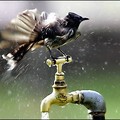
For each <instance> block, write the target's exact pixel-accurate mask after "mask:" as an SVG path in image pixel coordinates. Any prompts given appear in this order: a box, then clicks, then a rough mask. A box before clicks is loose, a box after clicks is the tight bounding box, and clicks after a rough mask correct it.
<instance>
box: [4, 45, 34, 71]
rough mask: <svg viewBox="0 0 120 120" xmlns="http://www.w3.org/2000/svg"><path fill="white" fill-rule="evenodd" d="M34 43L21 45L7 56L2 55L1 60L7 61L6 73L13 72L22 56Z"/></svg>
mask: <svg viewBox="0 0 120 120" xmlns="http://www.w3.org/2000/svg"><path fill="white" fill-rule="evenodd" d="M33 45H34V43H29V44H22V45H20V46H18V47H17V48H15V49H14V50H13V51H11V52H9V53H8V54H7V55H2V58H3V59H5V60H6V61H7V64H8V65H9V68H8V71H10V70H13V69H14V68H15V67H16V65H17V63H18V62H19V61H20V60H21V59H22V58H23V57H24V55H25V54H26V53H27V52H28V50H30V49H31V48H32V46H33Z"/></svg>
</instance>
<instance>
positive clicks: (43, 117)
mask: <svg viewBox="0 0 120 120" xmlns="http://www.w3.org/2000/svg"><path fill="white" fill-rule="evenodd" d="M41 119H49V113H48V112H42V117H41Z"/></svg>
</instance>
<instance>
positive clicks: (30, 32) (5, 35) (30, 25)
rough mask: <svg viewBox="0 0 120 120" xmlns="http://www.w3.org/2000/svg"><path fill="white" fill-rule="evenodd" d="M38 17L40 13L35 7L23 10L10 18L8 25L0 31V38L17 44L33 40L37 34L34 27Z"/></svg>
mask: <svg viewBox="0 0 120 120" xmlns="http://www.w3.org/2000/svg"><path fill="white" fill-rule="evenodd" d="M39 19H40V14H39V13H38V11H37V9H33V10H25V11H23V12H21V13H19V14H18V15H17V17H16V18H14V19H12V20H11V22H10V24H9V26H7V28H5V29H4V30H2V31H1V38H2V39H3V40H6V41H10V42H17V43H18V44H22V43H27V42H30V41H34V39H35V38H36V36H37V35H38V33H37V32H36V31H34V28H35V25H36V24H38V22H40V20H39ZM3 45H4V44H3ZM1 47H2V46H1Z"/></svg>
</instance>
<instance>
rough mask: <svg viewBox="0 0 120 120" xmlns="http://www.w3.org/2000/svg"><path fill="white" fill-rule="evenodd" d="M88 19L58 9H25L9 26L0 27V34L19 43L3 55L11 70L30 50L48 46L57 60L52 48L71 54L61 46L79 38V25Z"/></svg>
mask: <svg viewBox="0 0 120 120" xmlns="http://www.w3.org/2000/svg"><path fill="white" fill-rule="evenodd" d="M85 20H89V18H86V17H85V18H83V17H82V16H80V15H78V14H76V13H74V12H68V14H67V15H66V16H65V17H64V18H60V17H58V16H57V15H56V14H55V13H49V14H48V13H46V12H44V11H43V12H41V14H40V13H38V10H37V9H32V10H25V11H23V12H20V13H19V14H18V15H17V17H16V18H13V19H12V20H11V22H10V24H9V26H8V27H7V28H6V29H5V30H3V31H1V36H2V38H4V39H5V40H7V41H12V42H13V41H14V42H17V43H18V46H17V47H16V48H14V49H13V50H12V51H10V52H8V53H7V54H6V55H5V54H3V55H2V58H3V59H4V60H6V61H7V64H8V65H9V69H8V71H9V70H13V69H14V68H15V67H16V65H17V64H18V62H19V61H21V60H22V58H23V57H24V56H25V54H26V53H27V52H28V51H30V50H32V51H33V50H35V49H37V48H40V47H41V46H45V47H46V48H47V49H48V51H49V53H50V57H51V58H52V59H53V60H54V58H55V57H53V55H52V52H51V50H52V49H54V48H55V49H57V50H58V51H59V52H60V53H62V55H63V56H66V57H68V56H67V55H66V54H65V53H64V52H63V51H62V50H61V46H63V45H65V44H67V43H69V42H71V41H74V40H76V39H77V38H78V37H79V36H80V35H81V33H80V32H79V31H77V30H78V27H79V25H80V23H81V22H82V21H85Z"/></svg>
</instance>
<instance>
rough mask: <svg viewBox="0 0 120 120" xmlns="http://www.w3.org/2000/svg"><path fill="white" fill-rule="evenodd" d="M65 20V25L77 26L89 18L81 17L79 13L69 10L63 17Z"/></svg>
mask: <svg viewBox="0 0 120 120" xmlns="http://www.w3.org/2000/svg"><path fill="white" fill-rule="evenodd" d="M64 20H65V21H67V26H68V27H76V28H78V27H79V24H80V23H81V22H82V21H85V20H89V18H83V17H81V16H80V15H78V14H76V13H73V12H69V13H68V14H67V15H66V17H65V18H64Z"/></svg>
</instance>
